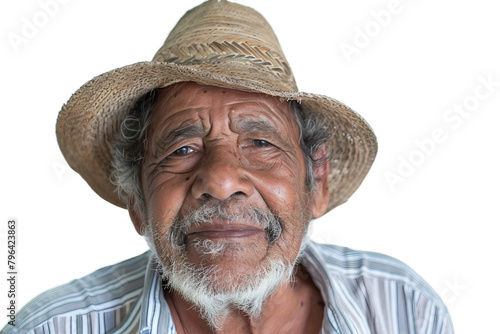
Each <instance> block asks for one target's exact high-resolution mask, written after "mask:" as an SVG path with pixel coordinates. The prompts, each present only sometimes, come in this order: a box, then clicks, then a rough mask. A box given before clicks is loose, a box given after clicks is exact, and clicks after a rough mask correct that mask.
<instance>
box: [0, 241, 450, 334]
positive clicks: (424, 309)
mask: <svg viewBox="0 0 500 334" xmlns="http://www.w3.org/2000/svg"><path fill="white" fill-rule="evenodd" d="M301 262H302V264H303V265H304V266H305V268H306V269H307V270H308V271H309V273H310V275H311V277H312V279H313V281H314V283H315V284H316V286H317V287H318V289H319V290H320V292H321V295H322V297H323V300H324V301H325V308H324V315H323V324H322V330H321V333H325V334H326V333H328V334H329V333H337V334H350V333H380V334H396V333H398V334H399V333H415V334H416V333H422V334H423V333H426V334H427V333H443V334H444V333H446V334H448V333H453V326H452V323H451V319H450V316H449V315H448V312H447V310H446V307H445V305H444V304H443V302H442V301H441V299H440V298H439V297H438V296H437V294H436V293H435V292H434V291H433V290H432V288H431V287H430V286H429V285H428V284H427V283H426V282H424V281H423V280H422V278H420V277H419V276H418V275H417V274H416V273H415V272H414V271H413V270H411V269H410V268H409V267H408V266H406V265H405V264H403V263H402V262H400V261H398V260H395V259H393V258H391V257H388V256H385V255H381V254H377V253H370V252H360V251H354V250H351V249H348V248H344V247H338V246H333V245H320V244H317V243H314V242H310V244H309V246H308V247H307V249H306V252H305V254H304V256H303V258H302V260H301ZM2 333H5V334H11V333H21V334H24V333H29V334H42V333H43V334H48V333H52V334H54V333H74V334H76V333H140V334H153V333H167V334H174V333H176V330H175V326H174V322H173V319H172V316H171V313H170V310H169V307H168V305H167V303H166V301H165V298H164V296H163V289H162V282H161V277H160V276H159V275H158V274H157V273H156V264H155V261H154V260H153V259H152V256H151V252H146V253H144V254H142V255H140V256H137V257H135V258H132V259H129V260H127V261H124V262H122V263H119V264H116V265H113V266H109V267H106V268H102V269H100V270H98V271H96V272H94V273H92V274H90V275H88V276H86V277H83V278H81V279H77V280H74V281H72V282H70V283H69V284H66V285H63V286H61V287H58V288H55V289H53V290H50V291H48V292H45V293H43V294H42V295H40V296H38V297H37V298H35V299H34V300H32V301H31V302H30V303H28V304H27V305H26V306H25V307H24V308H23V309H22V310H21V311H19V313H18V314H17V319H16V327H13V326H10V325H7V326H6V327H5V328H3V330H2Z"/></svg>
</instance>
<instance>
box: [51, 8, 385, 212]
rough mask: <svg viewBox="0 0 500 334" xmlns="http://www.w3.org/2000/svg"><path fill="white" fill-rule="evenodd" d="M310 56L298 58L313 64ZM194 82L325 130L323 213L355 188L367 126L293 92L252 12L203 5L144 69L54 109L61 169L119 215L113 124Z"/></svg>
mask: <svg viewBox="0 0 500 334" xmlns="http://www.w3.org/2000/svg"><path fill="white" fill-rule="evenodd" d="M314 52H316V50H305V51H304V53H306V55H305V56H306V57H309V59H310V60H311V61H315V59H316V56H317V55H315V54H314ZM182 81H194V82H196V83H199V84H202V85H211V86H218V87H223V88H231V89H237V90H242V91H248V92H258V93H265V94H268V95H272V96H278V97H280V98H283V99H286V100H296V101H299V102H300V103H301V106H302V109H303V110H304V112H305V113H306V114H309V113H319V114H322V115H324V117H326V118H327V119H328V123H329V126H330V129H331V147H332V153H333V154H332V158H331V161H330V172H329V175H328V182H329V185H328V186H329V191H330V202H329V205H328V210H331V209H333V208H334V207H336V206H338V205H340V204H342V203H344V202H345V201H346V200H347V199H348V198H349V197H350V196H351V195H352V193H354V191H355V190H356V189H357V188H358V187H359V185H360V184H361V182H362V181H363V179H364V177H365V175H366V173H368V170H369V169H370V167H371V165H372V163H373V160H374V158H375V155H376V151H377V142H376V138H375V135H374V134H373V131H372V129H371V128H370V126H369V125H368V124H367V123H366V122H365V121H364V120H363V118H361V116H359V115H358V114H357V113H356V112H354V111H353V110H351V109H350V108H349V107H347V106H346V105H344V104H343V103H341V102H339V101H337V100H334V99H332V98H329V97H326V96H321V95H316V94H310V93H304V92H299V91H298V90H297V86H296V84H295V79H294V77H293V73H292V70H291V68H290V66H289V65H288V62H287V60H286V58H285V56H284V54H283V51H282V50H281V47H280V45H279V42H278V40H277V38H276V36H275V34H274V32H273V31H272V29H271V27H270V26H269V24H268V23H267V21H266V20H265V19H264V18H263V17H262V16H261V15H260V14H259V13H257V12H256V11H255V10H253V9H251V8H248V7H245V6H242V5H238V4H234V3H230V2H227V1H215V0H210V1H207V2H205V3H203V4H201V5H200V6H198V7H195V8H193V9H192V10H190V11H188V12H187V13H186V14H185V15H184V16H183V17H182V18H181V19H180V21H179V22H178V23H177V25H176V26H175V28H174V29H173V30H172V32H171V33H170V35H169V36H168V38H167V40H166V41H165V44H163V46H162V47H161V48H160V50H159V51H158V52H157V53H156V55H155V56H154V58H153V60H152V61H146V62H140V63H136V64H132V65H129V66H125V67H122V68H118V69H115V70H112V71H110V72H107V73H104V74H101V75H99V76H97V77H95V78H94V79H92V80H90V81H89V82H87V83H86V84H84V85H83V86H82V87H81V88H80V89H78V90H77V91H76V92H75V93H74V94H73V95H72V96H71V98H70V99H69V101H68V102H67V103H66V104H65V105H64V106H63V107H62V110H61V111H60V113H59V117H58V119H57V126H56V133H57V139H58V142H59V146H60V148H61V151H62V153H63V155H64V157H65V158H66V160H67V161H68V163H69V165H70V166H71V167H72V168H73V169H74V170H75V171H76V172H78V173H79V174H80V175H81V176H82V177H83V178H84V179H85V180H86V181H87V183H88V184H89V185H90V187H92V189H93V190H94V191H95V192H96V193H97V194H99V195H100V196H101V197H102V198H104V199H105V200H107V201H108V202H111V203H113V204H115V205H117V206H120V207H123V208H126V203H124V202H123V201H122V200H120V198H119V197H118V193H117V192H116V187H115V186H114V185H113V184H112V183H111V182H110V179H109V176H110V173H111V171H112V167H111V159H112V157H111V152H110V147H111V146H112V145H113V143H114V141H115V138H116V137H117V135H118V133H119V129H120V123H121V122H122V120H123V119H124V117H125V116H126V114H127V113H128V111H129V110H130V109H131V108H132V106H133V105H134V103H135V102H136V101H137V100H138V99H139V98H140V97H141V96H143V95H144V94H146V93H147V92H149V91H151V90H153V89H155V88H160V87H166V86H169V85H172V84H174V83H177V82H182Z"/></svg>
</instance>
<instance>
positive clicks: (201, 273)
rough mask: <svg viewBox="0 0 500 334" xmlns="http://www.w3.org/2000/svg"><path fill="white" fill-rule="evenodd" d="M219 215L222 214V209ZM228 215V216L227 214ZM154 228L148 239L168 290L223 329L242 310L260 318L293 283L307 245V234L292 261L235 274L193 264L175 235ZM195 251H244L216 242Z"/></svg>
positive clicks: (199, 245) (267, 263) (214, 254)
mask: <svg viewBox="0 0 500 334" xmlns="http://www.w3.org/2000/svg"><path fill="white" fill-rule="evenodd" d="M218 212H219V213H220V209H219V211H218ZM195 216H196V219H199V218H200V216H199V214H197V215H195ZM224 216H225V218H227V217H228V215H226V214H225V213H224ZM237 216H238V217H240V216H241V215H237ZM259 217H260V215H259ZM247 218H248V217H247ZM207 220H209V219H207V218H206V217H205V218H204V219H201V220H199V221H204V222H207ZM187 224H188V225H189V224H190V223H189V222H188V223H187ZM152 225H153V224H152V223H151V222H149V224H148V226H147V228H146V231H145V238H146V240H147V241H148V244H149V246H150V248H151V250H152V251H153V252H154V254H155V256H156V258H157V261H158V269H159V273H160V274H161V275H162V278H163V279H164V281H165V282H167V284H168V287H170V288H171V289H173V290H174V291H176V292H177V293H179V294H180V295H181V296H182V297H183V298H184V299H185V300H187V301H189V302H191V303H193V304H194V305H195V306H196V307H197V309H198V311H199V312H200V314H201V316H202V317H203V318H204V319H205V320H206V321H207V322H208V324H209V325H210V326H211V327H212V328H213V329H218V328H220V325H221V324H222V323H223V321H224V320H225V318H226V316H227V315H228V314H229V313H230V312H231V311H234V310H239V311H242V312H244V313H245V314H247V315H248V316H250V317H258V316H259V315H260V312H261V310H262V305H263V303H264V301H265V300H266V299H267V298H268V297H269V296H270V295H271V293H272V292H273V291H275V290H276V288H277V287H279V286H280V285H281V284H289V283H290V282H291V280H292V276H293V273H294V268H295V265H296V263H297V262H298V259H299V258H300V256H301V254H302V252H303V250H304V248H305V245H306V244H307V242H305V240H306V239H307V235H306V233H304V237H303V240H302V244H301V247H300V251H299V254H298V256H297V257H296V259H293V260H291V261H290V260H287V259H283V258H279V259H276V258H266V259H265V260H264V261H263V262H262V265H261V266H260V267H259V268H258V269H257V270H255V271H252V272H251V273H247V274H235V273H232V272H230V271H225V272H221V268H220V267H219V266H217V265H195V264H193V263H191V262H190V261H189V260H188V258H187V252H186V249H185V247H183V246H181V245H179V244H178V242H177V241H176V240H175V238H174V237H172V236H169V237H167V238H165V236H163V237H162V236H160V235H158V234H156V233H155V232H154V231H153V228H152ZM188 227H189V226H188ZM188 227H186V229H187V228H188ZM272 233H275V235H276V236H277V238H278V237H279V235H280V234H281V231H280V232H279V233H277V232H276V231H275V230H274V231H273V232H272ZM274 241H275V240H274ZM158 248H160V249H158ZM194 249H195V250H196V251H197V252H198V253H199V254H200V255H210V257H212V258H216V257H218V256H220V255H221V254H223V253H224V252H226V251H228V250H229V251H231V252H233V253H235V255H234V256H237V255H236V254H237V252H239V251H240V250H239V249H237V246H236V247H235V246H234V245H233V244H231V243H226V242H220V243H219V242H216V243H214V242H213V241H212V240H204V241H199V242H196V243H194ZM243 251H245V250H243ZM228 282H232V283H229V284H228ZM236 282H239V283H236Z"/></svg>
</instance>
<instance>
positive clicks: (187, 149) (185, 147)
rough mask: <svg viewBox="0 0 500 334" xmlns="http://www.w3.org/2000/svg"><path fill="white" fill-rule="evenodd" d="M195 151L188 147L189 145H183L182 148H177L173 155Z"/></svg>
mask: <svg viewBox="0 0 500 334" xmlns="http://www.w3.org/2000/svg"><path fill="white" fill-rule="evenodd" d="M191 152H193V149H191V148H189V147H187V146H182V147H181V148H178V149H177V150H175V151H173V152H172V155H175V156H180V155H186V154H188V153H191Z"/></svg>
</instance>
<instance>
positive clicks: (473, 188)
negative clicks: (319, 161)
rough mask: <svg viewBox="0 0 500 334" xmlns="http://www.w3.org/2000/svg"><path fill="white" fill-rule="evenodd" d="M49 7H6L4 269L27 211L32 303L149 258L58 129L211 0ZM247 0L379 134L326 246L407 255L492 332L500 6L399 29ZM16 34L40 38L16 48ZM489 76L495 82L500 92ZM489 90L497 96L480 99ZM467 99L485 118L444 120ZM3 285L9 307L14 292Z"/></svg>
mask: <svg viewBox="0 0 500 334" xmlns="http://www.w3.org/2000/svg"><path fill="white" fill-rule="evenodd" d="M45 2H48V0H42V1H33V0H24V1H17V2H14V1H9V2H6V1H4V2H2V4H1V5H0V22H1V29H2V32H1V39H0V44H1V50H2V51H1V57H2V58H1V62H0V66H1V73H2V74H1V90H0V91H1V96H2V99H1V101H2V106H1V110H2V111H1V118H0V119H1V121H0V122H1V124H2V127H1V129H2V131H1V132H0V136H1V141H0V142H1V158H0V168H1V173H0V178H1V188H0V196H1V197H0V209H1V215H0V217H1V219H2V225H1V226H2V227H1V232H0V236H1V241H2V245H1V247H0V268H2V269H1V271H2V272H6V271H7V269H6V257H7V255H6V246H5V236H6V222H7V220H8V219H9V218H16V219H18V225H19V227H18V231H17V232H18V240H19V241H18V249H17V251H18V270H19V276H18V286H17V290H18V291H17V292H18V305H19V306H23V305H25V304H26V303H27V302H28V301H29V300H30V299H32V298H33V297H34V296H35V295H37V294H39V293H41V292H43V291H45V290H46V289H48V288H51V287H54V286H56V285H59V284H62V283H65V282H68V281H69V280H71V279H73V278H76V277H81V276H83V275H86V274H88V273H90V272H92V271H94V270H95V269H97V268H100V267H102V266H105V265H109V264H112V263H115V262H118V261H120V260H123V259H126V258H129V257H132V256H134V255H137V254H139V253H141V252H143V251H145V250H146V244H145V242H144V241H143V240H142V239H141V238H140V237H139V236H137V235H136V233H135V230H134V229H133V227H132V224H131V223H130V221H129V218H128V214H127V212H126V211H125V210H123V209H119V208H116V207H114V206H113V205H111V204H108V203H107V202H105V201H103V200H102V199H100V198H99V197H98V196H97V195H95V194H94V193H93V192H92V190H91V189H90V188H89V187H88V186H87V184H86V183H85V182H84V181H83V180H82V179H81V178H80V177H79V175H78V174H76V173H75V172H73V171H72V170H70V169H69V168H68V166H67V164H66V162H65V160H64V158H63V157H62V155H61V153H60V151H59V148H58V146H57V142H56V137H55V121H56V117H57V114H58V112H59V110H60V107H61V105H62V104H63V103H64V102H65V101H66V100H67V99H68V98H69V96H70V95H71V94H72V93H73V92H74V91H75V90H76V89H78V88H79V87H80V85H82V84H83V83H85V82H86V81H87V80H89V79H91V78H92V77H93V76H95V75H98V74H100V73H103V72H106V71H108V70H111V69H113V68H116V67H121V66H124V65H128V64H131V63H134V62H137V61H143V60H149V59H151V58H152V56H153V55H154V53H155V52H156V50H157V49H158V48H159V47H160V46H161V44H162V43H163V41H164V39H165V38H166V36H167V34H168V32H169V31H170V30H171V29H172V27H173V25H174V24H175V23H176V22H177V20H178V19H179V18H180V17H181V16H182V15H183V14H184V12H185V11H187V10H188V9H190V8H192V7H194V6H195V5H197V4H198V3H199V2H198V1H193V0H189V1H188V0H184V1H176V2H174V1H165V0H164V1H159V0H146V1H141V2H139V1H106V2H104V1H97V0H85V1H83V0H66V3H64V4H63V1H62V0H61V1H60V4H59V5H58V8H55V7H52V12H51V13H50V14H51V15H47V14H43V13H44V9H43V5H41V3H45ZM238 2H240V3H243V4H246V5H251V6H252V7H254V8H255V9H257V10H258V11H259V12H261V13H262V14H263V15H264V16H265V17H266V18H267V19H268V21H269V22H270V23H271V25H272V26H273V28H274V30H275V32H276V33H277V35H278V37H279V39H280V42H281V44H282V47H283V49H284V50H285V53H286V55H287V57H288V60H289V62H290V64H291V65H292V68H293V70H294V73H295V77H296V79H297V82H298V84H299V88H300V89H301V90H303V91H308V92H314V93H320V94H325V95H328V96H331V97H334V98H336V99H339V100H340V101H343V102H344V103H346V104H347V105H349V106H351V107H352V108H353V109H355V110H357V111H358V112H359V113H361V114H362V115H363V116H364V117H365V118H366V119H367V120H368V122H369V123H370V124H371V125H372V127H373V128H374V130H375V133H376V134H377V136H378V140H379V154H378V157H377V159H376V161H375V164H374V166H373V168H372V170H371V171H370V173H369V174H368V176H367V178H366V180H365V182H364V183H363V185H362V186H361V188H360V189H359V191H358V192H357V193H356V194H355V195H354V196H353V197H352V198H351V199H350V201H349V202H348V203H346V204H344V205H342V206H341V207H339V208H337V209H335V210H334V211H333V212H330V213H329V214H327V215H326V216H325V217H323V218H321V219H319V220H318V221H316V222H315V223H314V226H313V231H312V232H313V233H312V236H313V239H315V240H319V241H323V242H330V243H336V244H340V245H344V246H348V247H351V248H356V249H362V250H371V251H377V252H383V253H386V254H389V255H392V256H394V257H397V258H399V259H401V260H403V261H404V262H406V263H407V264H409V265H410V266H411V267H413V268H414V269H415V270H416V271H417V272H419V273H420V274H421V275H422V276H423V277H424V278H425V279H426V280H427V281H428V282H429V283H430V284H431V285H432V286H433V287H434V289H435V290H436V291H437V292H438V293H439V294H440V295H441V296H442V298H443V300H444V301H445V302H446V304H447V305H448V308H449V310H450V312H451V314H452V317H453V320H454V324H455V329H456V332H457V333H491V332H493V328H496V327H497V324H498V320H497V319H498V313H499V311H500V307H499V306H498V300H499V299H500V289H499V288H498V276H497V274H498V255H499V254H500V243H499V242H498V241H497V240H498V236H499V233H498V228H497V226H498V224H499V223H500V214H499V213H498V206H499V199H500V196H499V192H498V189H499V186H500V181H499V177H498V173H499V170H500V159H499V157H498V156H499V150H498V144H499V143H500V141H499V134H498V128H499V125H500V116H499V106H500V83H499V82H500V68H499V60H500V43H499V37H498V33H499V32H500V20H499V19H498V12H499V11H498V8H494V4H495V2H494V1H489V0H475V1H472V0H470V1H451V0H443V1H431V0H419V1H415V0H414V1H409V0H401V1H400V2H399V5H398V6H396V7H397V13H394V14H391V17H390V22H388V21H389V19H387V18H386V23H384V25H385V26H381V25H380V24H379V23H376V22H377V21H376V20H375V18H374V17H375V16H374V14H373V13H380V11H382V10H387V9H388V8H389V7H390V6H391V5H390V1H388V0H376V1H373V0H372V1H368V0H363V1H346V0H345V1H317V0H308V1H301V2H298V1H286V2H285V1H269V0H265V1H264V0H253V1H249V0H241V1H238ZM396 3H397V2H396ZM46 10H47V9H46ZM393 12H394V11H393ZM44 18H45V19H46V20H44ZM26 22H31V23H32V24H37V25H38V26H39V27H38V28H37V31H31V36H29V35H27V32H26V28H24V30H25V31H24V32H23V27H24V26H26V25H28V24H29V23H26ZM366 29H368V31H369V34H370V35H371V37H370V36H368V39H369V40H367V38H365V40H364V44H366V45H361V44H360V38H361V37H359V31H360V30H361V31H362V30H366ZM23 33H24V36H23ZM13 36H16V38H18V41H19V40H20V38H25V39H24V40H23V41H22V43H21V42H19V43H20V44H17V45H15V44H16V43H12V41H11V40H12V39H13V38H14V37H13ZM26 37H28V38H26ZM356 38H358V40H357V45H358V46H360V47H359V48H358V50H357V52H358V53H356V54H352V55H351V57H346V56H345V55H344V54H343V52H342V50H341V45H345V44H342V43H348V44H350V45H352V46H353V47H355V46H356V44H354V41H355V39H356ZM361 42H363V41H361ZM348 58H349V59H348ZM348 60H350V61H348ZM480 77H482V78H484V79H487V78H488V77H490V78H491V80H492V81H494V82H496V87H495V86H492V87H490V89H491V92H489V96H487V97H485V95H488V94H486V93H488V90H487V89H485V87H483V88H478V87H479V86H481V85H482V84H481V81H480ZM476 89H479V92H480V93H482V94H483V95H481V96H483V98H482V100H478V99H476V100H474V94H475V93H476ZM465 101H467V102H465ZM474 101H478V105H475V106H474V105H472V103H473V102H474ZM464 103H471V104H470V106H471V107H470V109H474V110H472V111H471V112H470V113H469V115H468V117H467V118H463V119H460V120H455V121H453V122H450V121H446V120H445V119H444V118H443V117H444V116H445V115H447V113H448V111H447V110H449V108H453V107H454V105H463V104H464ZM450 115H451V114H450ZM450 115H449V116H450ZM455 117H456V115H455ZM459 121H460V123H458V122H459ZM436 129H441V131H442V133H443V134H444V138H445V140H444V142H441V143H437V144H435V147H434V148H433V150H432V151H431V152H430V153H429V152H428V155H425V156H423V155H422V154H423V153H418V152H419V148H418V146H417V144H416V141H423V140H428V139H429V138H432V133H433V131H435V130H436ZM422 157H424V158H423V159H422ZM410 158H412V159H413V161H414V162H415V161H416V162H418V164H417V165H418V166H414V170H413V171H412V173H410V172H408V171H407V172H408V173H407V174H406V175H405V177H404V178H402V179H401V180H400V181H401V182H399V183H397V184H395V186H394V187H393V189H391V187H390V186H389V183H388V181H387V179H386V177H387V173H389V172H390V173H395V174H396V173H398V167H399V166H400V164H401V162H400V161H401V160H400V159H406V160H408V159H410ZM419 158H420V160H419ZM415 159H416V160H415ZM410 174H411V175H410ZM2 259H5V260H2ZM2 277H3V275H2ZM0 282H1V284H0V296H1V297H0V309H2V310H5V308H4V307H6V306H7V298H6V294H7V286H6V282H5V280H4V279H0ZM4 312H6V311H0V316H1V318H0V326H3V323H4V321H5V318H4V315H3V313H4Z"/></svg>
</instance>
